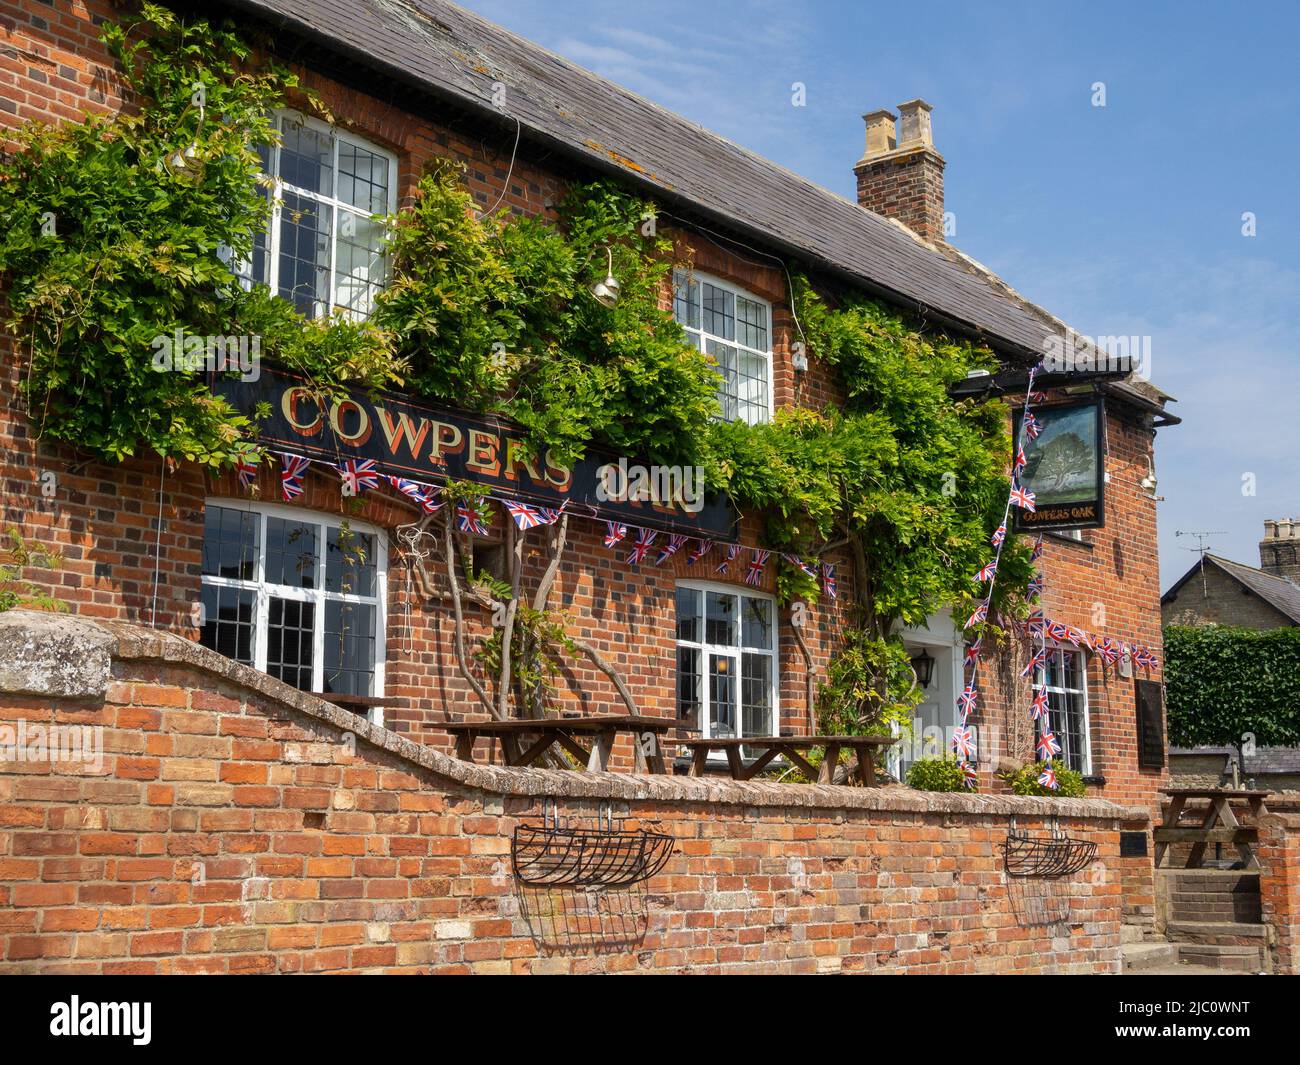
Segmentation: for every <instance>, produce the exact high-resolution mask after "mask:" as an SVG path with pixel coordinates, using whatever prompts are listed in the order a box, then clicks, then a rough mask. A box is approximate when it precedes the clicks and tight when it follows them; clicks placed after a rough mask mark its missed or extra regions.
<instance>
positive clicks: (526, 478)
mask: <svg viewBox="0 0 1300 1065" xmlns="http://www.w3.org/2000/svg"><path fill="white" fill-rule="evenodd" d="M212 388H213V391H214V392H216V393H217V394H218V395H221V396H223V397H225V398H226V399H227V400H229V401H230V403H231V404H233V405H234V406H235V407H236V408H237V409H238V410H240V411H241V412H243V413H245V414H249V415H251V414H252V413H253V411H254V410H255V408H256V407H257V406H258V404H261V403H265V404H267V406H268V407H269V408H270V412H271V413H270V416H269V417H268V418H265V419H263V420H261V421H260V422H259V423H258V432H257V436H258V443H260V444H262V445H264V446H265V447H267V448H268V449H269V450H271V451H285V452H289V453H291V454H295V455H303V456H305V457H306V458H309V459H313V460H317V461H321V462H330V463H335V464H337V463H340V462H343V461H346V460H347V459H373V460H374V461H375V463H376V464H377V465H378V467H379V470H380V472H382V473H386V474H391V475H392V476H395V477H406V478H409V479H410V480H412V481H421V482H424V483H430V484H442V483H444V482H445V481H447V480H461V481H473V482H475V483H476V484H479V485H482V486H483V487H485V488H487V489H488V490H489V491H491V492H493V493H494V494H497V495H499V496H503V497H506V498H510V499H519V500H522V501H523V502H527V503H534V504H538V505H540V506H551V507H554V506H559V505H560V504H561V503H563V502H565V501H566V500H567V501H568V502H569V504H570V512H571V513H577V514H582V513H584V512H585V513H588V514H590V515H591V516H592V517H601V518H605V519H606V520H609V521H619V522H623V523H625V524H627V525H631V526H635V527H638V528H645V529H657V530H663V531H667V532H672V533H682V534H686V535H689V536H698V537H701V538H703V539H709V540H722V541H734V540H735V538H736V533H737V526H738V523H739V514H738V513H737V511H736V509H735V507H734V506H733V505H732V503H731V500H730V499H729V498H728V497H727V496H726V494H725V493H721V492H706V491H704V485H703V478H702V476H701V472H700V471H699V470H698V469H696V468H694V467H686V468H681V467H663V466H655V465H651V464H650V463H647V462H642V461H639V460H636V459H629V458H626V457H621V456H617V455H610V454H606V453H597V452H594V451H592V452H588V454H587V455H586V456H585V457H584V458H583V459H581V460H579V461H578V462H577V463H576V464H575V465H574V466H573V467H572V468H567V467H564V466H560V465H559V464H557V463H555V462H554V461H552V460H551V458H550V456H549V455H546V456H542V457H540V458H534V457H532V456H530V455H529V454H528V452H527V450H526V449H525V447H524V445H523V434H522V432H521V431H519V430H518V429H517V428H515V427H514V426H512V424H511V423H509V422H507V421H504V420H503V419H499V418H493V417H491V416H488V415H480V414H469V413H466V412H464V411H455V410H442V409H434V408H432V407H427V406H422V405H420V404H418V403H414V402H412V401H410V400H409V399H405V398H403V397H401V396H396V395H392V394H390V393H380V392H377V393H373V394H371V393H365V392H359V391H354V392H349V393H347V394H346V395H345V396H344V397H343V398H338V397H331V399H329V400H326V401H324V402H322V401H321V398H320V397H319V396H318V395H317V394H316V393H315V392H314V391H313V390H312V389H311V388H310V387H308V385H307V383H306V382H305V381H304V380H303V379H302V378H300V377H297V376H294V375H292V374H289V373H286V372H283V371H278V370H271V369H268V368H266V367H265V366H263V368H262V372H261V374H260V375H259V376H258V377H257V379H256V380H243V379H233V378H219V379H217V380H215V381H214V382H213V385H212Z"/></svg>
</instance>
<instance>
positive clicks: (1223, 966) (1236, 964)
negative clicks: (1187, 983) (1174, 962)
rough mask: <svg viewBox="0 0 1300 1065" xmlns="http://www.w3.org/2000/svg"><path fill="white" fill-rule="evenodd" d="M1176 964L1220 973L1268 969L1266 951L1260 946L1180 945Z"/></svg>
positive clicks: (1253, 971)
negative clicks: (1201, 967)
mask: <svg viewBox="0 0 1300 1065" xmlns="http://www.w3.org/2000/svg"><path fill="white" fill-rule="evenodd" d="M1178 962H1179V964H1180V965H1195V966H1204V967H1207V968H1211V969H1214V970H1216V971H1221V972H1238V973H1258V972H1264V971H1266V970H1267V968H1268V958H1267V954H1266V949H1265V948H1264V947H1262V946H1238V945H1230V944H1215V943H1180V944H1178Z"/></svg>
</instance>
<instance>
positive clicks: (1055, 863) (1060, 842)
mask: <svg viewBox="0 0 1300 1065" xmlns="http://www.w3.org/2000/svg"><path fill="white" fill-rule="evenodd" d="M1051 833H1052V834H1051V835H1050V836H1046V837H1035V836H1030V835H1028V834H1027V833H1023V832H1019V831H1017V830H1016V822H1015V818H1012V819H1011V830H1010V831H1009V832H1008V833H1007V838H1006V842H1004V843H1003V844H1002V857H1003V868H1005V869H1006V873H1007V876H1014V877H1037V878H1040V879H1056V878H1059V877H1064V876H1073V875H1074V874H1075V873H1078V872H1080V871H1082V870H1084V869H1086V868H1087V867H1088V866H1089V865H1091V864H1092V863H1093V861H1094V859H1096V857H1097V844H1095V843H1092V842H1089V841H1088V840H1083V839H1073V838H1071V837H1069V836H1066V835H1064V834H1063V833H1062V832H1061V830H1060V826H1059V825H1058V824H1057V822H1056V818H1052V821H1051Z"/></svg>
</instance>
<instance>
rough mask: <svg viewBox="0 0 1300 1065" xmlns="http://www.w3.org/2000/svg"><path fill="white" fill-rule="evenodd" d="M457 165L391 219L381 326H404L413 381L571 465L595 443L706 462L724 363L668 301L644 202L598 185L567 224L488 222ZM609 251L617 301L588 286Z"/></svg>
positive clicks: (444, 166) (430, 179)
mask: <svg viewBox="0 0 1300 1065" xmlns="http://www.w3.org/2000/svg"><path fill="white" fill-rule="evenodd" d="M461 172H462V168H461V167H459V166H457V165H454V164H452V163H449V162H443V163H440V164H439V165H437V166H435V167H434V168H433V169H432V170H431V171H430V172H429V173H428V174H426V175H425V177H424V178H423V180H422V181H421V183H420V188H419V192H418V195H417V198H416V203H415V205H414V206H413V207H412V208H411V210H410V211H407V212H404V213H403V214H402V216H400V217H399V218H398V219H397V220H396V222H395V223H394V226H393V240H392V253H393V278H392V281H391V284H390V285H389V287H388V288H387V289H386V291H385V292H384V293H383V294H382V295H381V296H380V298H379V301H378V308H377V311H376V321H377V322H378V323H379V324H380V325H382V326H384V327H386V328H388V329H391V330H393V331H394V332H396V333H397V334H398V335H399V336H400V338H401V339H400V342H399V350H400V351H401V352H402V353H403V354H404V355H405V356H406V357H407V359H409V361H410V364H411V372H410V375H409V383H410V386H411V387H412V389H413V390H414V391H416V392H418V393H419V394H421V395H424V396H427V397H429V398H433V399H440V400H444V401H447V402H450V403H455V404H456V405H458V406H469V407H472V408H473V409H475V410H479V411H488V412H491V413H496V414H501V415H503V416H505V417H507V418H510V419H512V420H513V421H515V422H517V423H518V424H520V425H521V426H522V427H523V428H524V431H525V439H526V441H527V443H528V444H529V446H530V450H531V451H532V452H533V454H534V455H537V456H540V455H541V454H542V453H543V452H544V451H546V450H549V451H550V453H551V456H552V458H553V459H555V460H556V461H558V462H560V463H562V464H565V465H568V464H570V463H572V462H573V461H574V460H576V459H577V458H579V457H581V456H582V455H583V454H584V453H585V451H586V450H587V447H588V446H589V445H590V444H591V443H600V444H603V445H605V446H607V447H610V448H613V449H614V450H616V451H620V452H622V453H625V454H637V455H644V456H646V457H648V458H649V459H651V460H652V461H656V462H663V463H679V464H689V465H697V464H699V461H700V452H701V445H702V442H703V441H704V440H705V438H706V437H707V433H708V429H709V424H710V419H711V418H712V417H713V416H714V415H715V414H716V413H717V411H718V406H717V397H716V390H717V373H716V371H715V370H714V369H713V368H712V366H711V364H710V363H709V361H708V360H707V359H706V358H705V356H704V355H702V354H701V353H700V352H699V351H696V350H693V349H691V348H689V347H687V345H686V344H685V342H684V335H683V333H682V330H681V328H680V327H679V326H678V325H677V323H676V322H675V321H674V320H673V317H672V314H671V313H670V312H668V311H666V310H664V309H663V308H662V307H661V306H660V296H661V294H662V292H663V290H664V286H665V284H666V281H667V278H668V276H669V273H670V271H671V269H672V263H671V260H670V258H668V256H667V254H666V253H667V252H669V251H670V250H671V245H670V244H669V243H668V242H667V241H664V240H656V239H653V238H647V237H644V236H642V232H641V227H642V225H643V222H642V220H643V218H644V217H646V216H647V215H650V214H652V213H653V208H652V207H651V205H650V204H647V203H645V202H643V201H641V200H638V199H637V198H635V197H633V196H631V195H630V194H628V193H627V192H625V191H623V190H622V189H620V188H618V187H617V186H616V185H614V184H613V183H609V182H601V183H596V184H591V185H583V186H577V187H575V188H574V189H573V190H572V191H571V192H570V194H569V196H568V197H567V198H566V200H565V202H564V203H563V204H562V206H561V210H560V226H559V228H556V227H554V226H549V225H546V224H544V223H543V222H541V221H540V220H538V219H534V218H519V217H507V218H506V219H504V220H498V219H497V218H495V217H489V218H486V219H480V218H479V217H478V216H477V215H476V213H475V205H474V201H473V198H472V197H471V196H470V194H469V191H468V190H467V189H466V188H465V186H464V185H463V183H462V182H461ZM606 249H608V252H607V250H606ZM608 255H612V256H613V262H614V272H615V274H616V275H617V277H618V279H619V282H620V285H621V294H620V297H619V300H618V303H617V304H616V305H615V306H614V307H612V308H609V307H605V306H603V305H602V304H600V303H598V302H597V301H596V300H595V299H593V298H592V297H591V295H590V293H589V292H588V291H587V289H588V286H589V285H590V283H591V282H592V281H594V280H597V279H598V278H600V277H603V276H604V274H605V271H606V269H607V268H608V261H609V260H608V257H607V256H608Z"/></svg>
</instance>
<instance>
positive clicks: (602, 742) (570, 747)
mask: <svg viewBox="0 0 1300 1065" xmlns="http://www.w3.org/2000/svg"><path fill="white" fill-rule="evenodd" d="M438 727H439V728H442V729H445V730H446V731H448V732H450V733H451V734H452V735H453V736H455V737H456V757H457V758H461V759H464V760H465V761H467V762H472V761H474V741H475V740H477V739H478V738H479V737H480V736H484V737H486V738H488V739H489V740H496V741H497V742H498V743H499V744H500V747H501V760H502V762H504V763H505V764H506V765H512V766H528V765H533V764H534V763H536V762H537V761H539V760H540V759H541V758H542V757H543V756H544V755H545V754H546V752H547V751H549V750H550V749H551V748H552V747H553V746H555V745H557V744H558V745H559V746H560V747H561V748H563V749H564V750H566V751H568V752H569V753H570V754H571V755H573V757H575V758H577V759H578V760H579V761H580V762H582V763H583V764H584V765H585V766H586V767H587V770H588V771H589V772H593V773H594V772H603V771H605V770H607V769H608V768H609V757H610V754H611V752H612V751H613V749H614V740H615V738H616V737H617V736H618V734H619V733H620V732H630V733H632V741H633V742H632V748H633V750H634V751H635V753H636V772H638V773H666V772H667V771H668V770H667V767H666V765H665V763H664V755H663V743H662V741H661V740H660V737H661V736H662V735H663V733H665V732H668V731H670V730H671V729H676V728H680V727H681V725H680V723H679V722H677V721H673V720H672V719H670V718H662V717H634V716H632V715H630V714H623V715H599V716H592V717H546V718H537V719H534V720H511V721H461V722H454V723H451V724H445V725H439V726H438ZM580 736H581V737H583V738H584V739H587V740H589V741H590V744H591V746H590V747H584V746H583V745H582V744H581V743H579V742H578V737H580ZM523 737H535V738H534V739H533V741H532V743H531V744H529V745H527V746H524V745H523V744H520V745H519V749H518V750H517V751H516V752H515V753H514V755H513V756H511V755H510V753H509V750H510V746H511V745H510V744H509V743H508V742H507V741H508V740H511V739H517V738H523Z"/></svg>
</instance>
